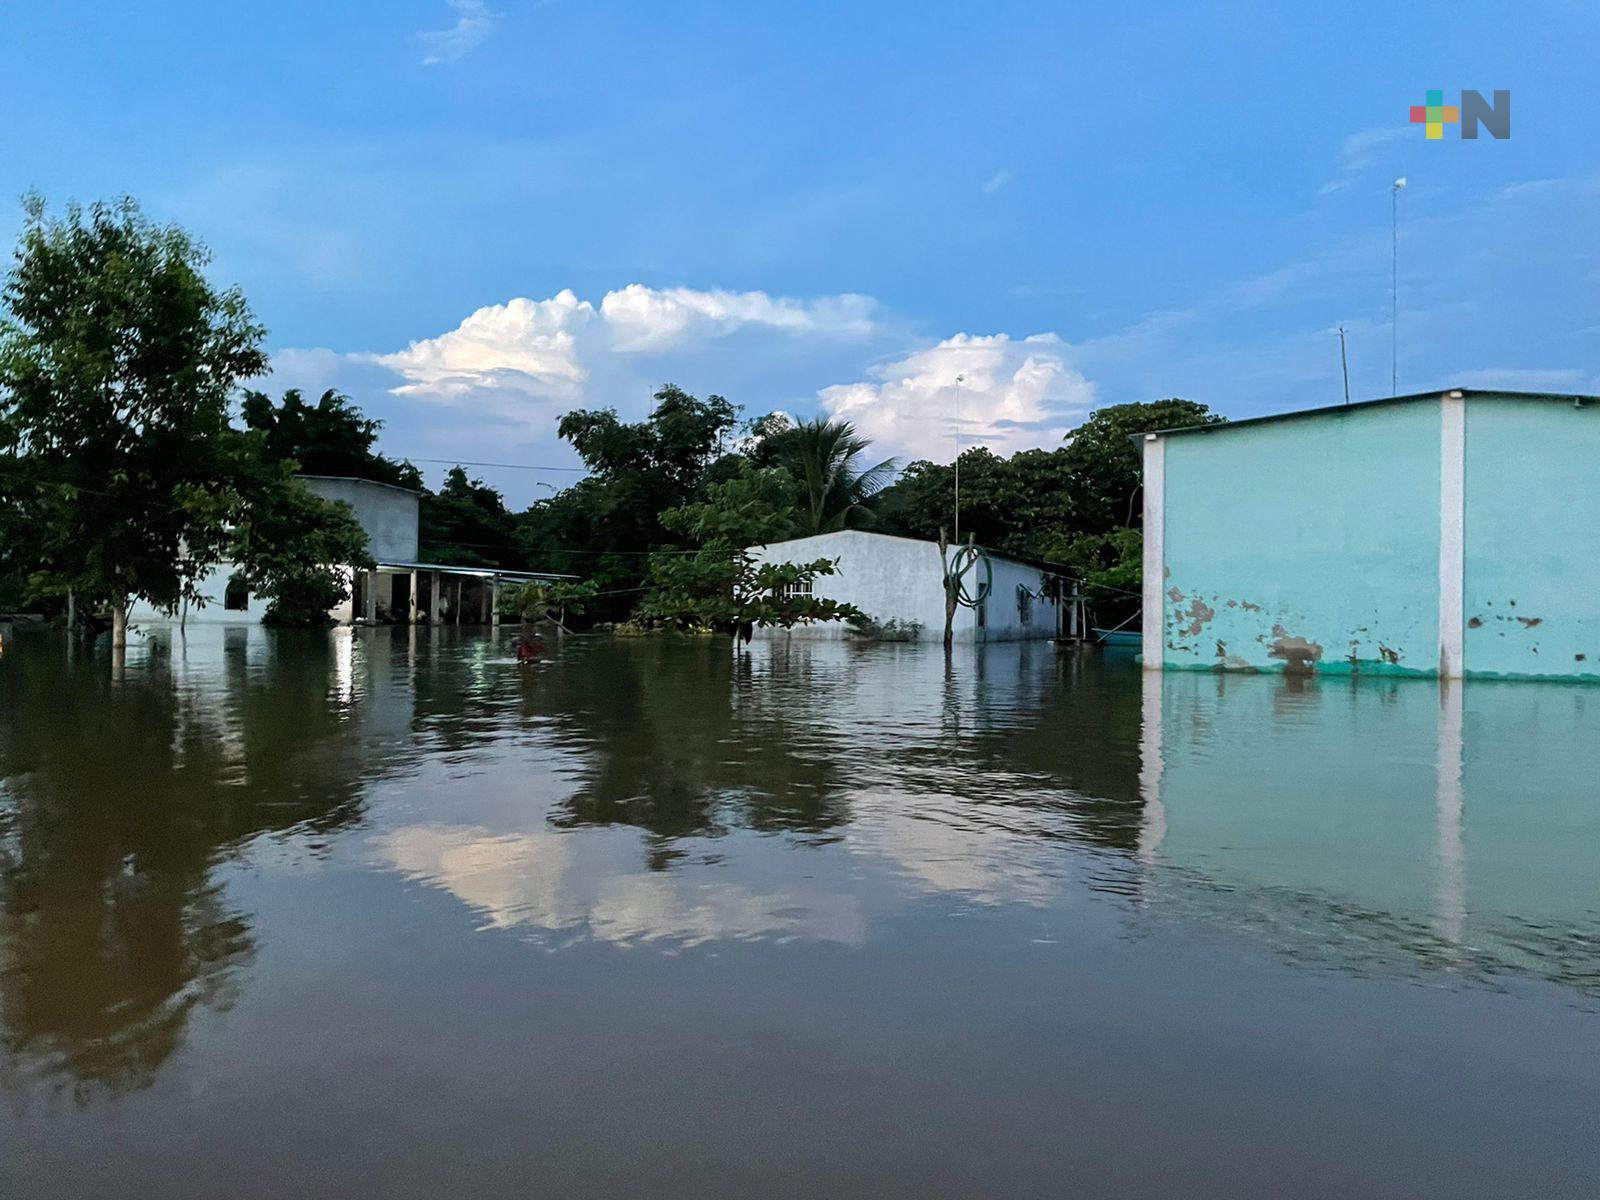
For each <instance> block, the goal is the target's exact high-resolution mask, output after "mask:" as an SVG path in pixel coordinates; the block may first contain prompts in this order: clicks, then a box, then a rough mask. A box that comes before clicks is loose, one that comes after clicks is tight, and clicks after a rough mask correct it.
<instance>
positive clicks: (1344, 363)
mask: <svg viewBox="0 0 1600 1200" xmlns="http://www.w3.org/2000/svg"><path fill="white" fill-rule="evenodd" d="M1339 366H1341V367H1342V368H1344V402H1345V404H1346V405H1348V404H1349V403H1350V359H1349V358H1348V357H1346V355H1345V352H1344V326H1343V325H1341V326H1339Z"/></svg>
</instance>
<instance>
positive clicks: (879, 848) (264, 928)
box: [0, 628, 1600, 1096]
mask: <svg viewBox="0 0 1600 1200" xmlns="http://www.w3.org/2000/svg"><path fill="white" fill-rule="evenodd" d="M107 667H108V663H106V662H105V661H103V660H102V659H96V658H94V657H92V656H84V657H81V658H80V659H79V661H77V662H76V663H71V664H69V663H68V662H67V660H66V657H65V656H64V655H62V654H60V653H57V652H54V651H52V650H49V648H34V649H30V650H27V651H25V652H20V653H14V654H8V655H7V656H6V658H5V660H4V661H3V662H0V1037H3V1039H4V1042H3V1047H4V1065H3V1068H0V1069H3V1070H5V1071H7V1072H9V1073H12V1074H13V1075H28V1076H37V1077H40V1078H45V1079H53V1080H56V1081H58V1082H60V1083H63V1084H66V1085H71V1086H73V1087H74V1088H76V1089H77V1090H78V1092H79V1094H80V1095H84V1096H90V1095H92V1094H94V1093H95V1092H96V1091H102V1090H103V1091H107V1092H125V1091H128V1090H130V1089H135V1088H139V1087H142V1086H144V1085H146V1084H148V1083H150V1082H151V1081H152V1080H153V1079H154V1078H155V1076H156V1075H157V1073H158V1072H160V1071H161V1070H162V1069H163V1067H164V1065H165V1064H167V1063H168V1062H170V1060H171V1059H172V1058H173V1057H174V1056H175V1055H176V1053H177V1051H178V1050H179V1048H180V1047H181V1046H182V1045H183V1043H184V1040H185V1037H186V1036H187V1032H188V1030H189V1029H190V1028H191V1027H192V1025H193V1023H194V1022H195V1021H196V1019H197V1014H199V1013H202V1012H205V1013H213V1012H222V1011H224V1010H226V1009H227V1007H228V1006H229V1005H230V1003H232V1002H233V1001H234V1000H235V999H236V998H237V997H239V996H240V995H241V994H243V992H244V990H246V989H248V988H250V987H251V986H252V984H251V978H252V974H251V973H252V971H259V970H260V969H263V968H262V965H261V964H262V955H261V947H262V946H263V945H264V944H266V943H268V942H270V941H271V939H274V938H277V939H280V941H281V942H283V943H284V944H286V945H293V946H295V947H297V948H298V949H299V950H300V952H301V953H302V954H304V955H308V956H310V958H311V960H312V961H313V963H314V964H315V969H316V970H318V971H321V972H325V973H326V976H327V979H328V982H329V984H330V985H332V986H338V985H340V984H341V983H348V982H350V979H349V978H347V976H346V973H347V972H350V971H352V970H353V968H350V967H348V966H347V965H345V964H344V963H343V962H342V960H341V959H340V957H339V955H338V953H337V939H335V941H334V942H333V943H325V942H324V941H320V940H318V939H319V938H326V937H327V934H326V930H325V929H323V928H322V927H317V928H315V929H313V928H310V927H308V926H307V925H306V924H305V923H304V922H305V920H306V917H305V916H304V915H303V914H301V915H294V916H284V915H280V916H278V917H277V918H276V922H277V923H276V924H274V918H272V917H271V916H269V915H264V914H263V912H262V911H258V910H257V909H256V908H254V907H252V902H251V901H250V900H249V899H248V898H247V897H249V896H251V895H255V894H257V893H255V892H252V891H251V890H250V887H249V886H248V884H249V877H251V876H252V874H253V877H258V878H268V877H271V876H272V875H273V873H274V872H316V871H320V872H322V878H321V879H320V880H319V881H318V882H317V883H316V886H317V887H319V888H321V889H323V895H324V897H325V904H326V906H327V909H326V911H325V912H324V914H323V919H324V920H327V921H332V922H334V923H335V927H337V926H338V925H339V924H342V923H343V922H345V921H357V920H359V921H365V922H367V923H368V924H370V925H372V926H373V927H375V928H377V929H379V930H391V931H399V932H395V933H394V934H393V936H395V937H396V938H405V937H409V936H410V934H409V932H408V931H409V930H410V929H411V924H410V922H411V920H412V918H411V916H410V915H409V914H410V913H411V912H412V910H413V905H414V903H415V902H416V897H417V896H418V895H419V894H422V895H426V896H428V897H431V898H432V899H433V900H434V901H435V902H436V903H438V904H440V905H442V906H443V907H444V908H445V909H446V910H447V911H448V912H450V913H451V914H454V918H455V922H456V923H455V924H454V925H453V926H452V927H451V928H452V929H454V930H458V931H459V932H460V934H461V936H462V937H464V938H475V937H477V936H478V935H479V934H480V933H481V932H483V931H495V932H499V933H501V934H511V935H513V936H512V938H511V939H509V940H511V941H513V942H514V943H515V944H516V945H517V946H518V947H519V948H520V949H521V950H523V951H524V952H525V951H526V949H527V948H526V946H525V945H524V944H523V943H526V942H529V941H532V942H536V943H538V944H540V945H542V946H544V947H546V948H549V949H551V950H572V951H575V952H576V951H579V950H581V949H583V948H590V949H594V948H603V949H611V948H616V947H633V948H640V947H651V948H653V949H657V950H665V951H671V952H674V953H682V952H688V951H692V950H696V949H711V948H715V947H719V946H735V945H737V946H742V947H747V948H755V949H764V950H766V951H767V952H768V953H771V954H772V955H773V956H774V957H773V959H772V960H771V961H772V963H773V968H772V969H773V970H774V971H777V970H779V967H778V965H777V964H778V963H779V962H780V961H781V956H782V954H783V953H784V951H785V948H787V947H792V946H796V945H797V944H805V945H810V946H828V947H850V948H852V952H854V953H858V954H860V955H862V956H863V957H862V959H861V961H862V962H863V963H864V964H871V963H873V962H877V961H880V960H882V959H883V957H884V956H888V958H890V959H892V957H893V955H894V954H896V953H898V952H899V949H900V947H901V946H902V945H903V944H904V943H906V942H911V943H919V942H920V943H927V944H935V945H943V944H945V943H946V941H947V940H948V939H949V937H950V934H949V932H948V931H949V929H950V925H949V924H948V922H950V921H952V920H954V919H956V918H962V917H968V916H974V915H976V916H979V917H981V918H982V919H983V920H984V921H986V922H987V924H986V925H985V928H987V929H989V930H990V931H991V933H992V936H994V937H995V938H998V939H1000V940H1001V941H1005V940H1006V939H1015V940H1018V941H1023V942H1026V943H1028V944H1034V943H1039V944H1049V943H1050V942H1052V940H1053V939H1054V938H1056V937H1057V936H1060V935H1061V931H1062V930H1064V929H1074V928H1082V927H1085V926H1087V925H1091V924H1099V925H1102V926H1105V927H1107V928H1108V930H1109V932H1108V933H1107V938H1108V939H1109V940H1111V941H1115V942H1117V943H1119V944H1123V945H1138V944H1142V943H1143V942H1145V941H1150V940H1160V939H1163V938H1165V937H1167V936H1169V935H1171V934H1172V933H1173V931H1175V930H1176V931H1180V936H1182V937H1183V938H1185V939H1188V938H1190V937H1191V936H1193V937H1195V938H1198V940H1200V941H1202V942H1205V943H1206V944H1208V945H1210V946H1212V948H1213V950H1212V952H1213V953H1215V954H1217V955H1218V956H1227V955H1234V954H1250V953H1256V952H1258V951H1259V950H1261V949H1263V948H1264V949H1265V950H1266V951H1268V952H1270V955H1271V956H1272V957H1273V959H1274V961H1276V962H1279V963H1282V964H1291V965H1292V968H1293V969H1294V970H1297V971H1298V970H1301V969H1304V968H1310V969H1314V970H1316V971H1323V972H1334V973H1337V974H1339V975H1342V976H1346V977H1351V976H1361V977H1373V976H1383V977H1395V976H1400V977H1406V978H1415V977H1420V976H1424V975H1426V976H1427V977H1428V978H1430V979H1433V980H1437V981H1440V982H1443V983H1445V984H1447V985H1450V986H1456V985H1458V984H1460V983H1462V982H1468V981H1508V980H1512V979H1516V978H1519V977H1531V978H1534V979H1538V980H1542V981H1549V982H1554V983H1556V984H1558V985H1561V986H1563V987H1565V988H1569V989H1571V990H1572V991H1573V992H1574V994H1575V995H1576V996H1578V997H1579V998H1585V997H1593V996H1596V995H1600V970H1597V964H1600V913H1597V908H1600V904H1597V900H1596V897H1597V896H1600V886H1597V885H1600V866H1597V864H1600V859H1597V856H1596V855H1595V853H1594V851H1595V848H1596V846H1597V845H1600V804H1597V799H1596V794H1595V783H1594V779H1593V777H1592V769H1591V768H1590V767H1589V766H1588V762H1587V753H1588V747H1589V746H1591V745H1592V744H1593V741H1594V734H1595V731H1596V720H1595V716H1596V707H1595V706H1596V705H1597V704H1600V693H1595V692H1593V691H1591V690H1585V689H1582V688H1570V687H1562V686H1555V685H1551V686H1543V685H1540V686H1530V685H1494V684H1472V685H1469V686H1467V687H1466V688H1462V687H1459V686H1456V687H1447V688H1445V689H1443V690H1441V689H1440V688H1439V687H1437V686H1434V685H1431V684H1428V683H1419V682H1415V681H1404V680H1392V681H1361V680H1346V681H1329V680H1316V679H1312V680H1285V679H1282V678H1278V679H1273V678H1242V677H1236V676H1205V675H1193V674H1179V675H1168V676H1165V677H1162V676H1159V675H1145V674H1142V673H1141V672H1139V671H1138V670H1137V669H1136V668H1135V667H1133V666H1132V665H1131V664H1129V663H1125V662H1124V663H1120V664H1119V663H1116V662H1110V661H1106V660H1103V659H1102V658H1101V657H1099V656H1097V655H1093V654H1079V653H1074V652H1069V651H1058V650H1057V649H1055V648H1054V647H1049V646H1030V645H996V646H989V647H983V648H979V649H977V650H975V651H970V652H963V653H960V654H957V655H956V656H955V657H954V658H953V659H952V660H950V661H949V662H947V661H946V660H945V658H944V657H943V655H942V654H939V653H937V652H933V653H930V652H928V651H927V650H926V649H924V648H921V647H914V646H877V647H860V646H848V645H817V644H807V643H793V644H789V645H785V644H783V643H781V642H778V643H766V644H757V645H756V646H754V647H751V648H748V649H745V650H741V651H737V652H732V651H730V650H729V649H728V647H727V646H726V645H725V644H722V643H717V644H708V643H701V642H686V641H676V640H671V639H642V640H637V641H607V640H603V639H578V640H573V641H569V642H567V643H564V644H562V645H559V646H558V647H557V648H556V652H555V653H554V655H553V656H552V658H551V660H550V661H548V662H546V663H543V664H541V665H540V666H539V667H537V668H535V669H530V670H522V669H519V668H517V667H516V666H515V664H514V663H513V662H512V660H511V657H510V655H509V654H508V653H507V650H506V646H505V644H504V641H503V640H502V641H498V642H497V641H495V640H494V639H485V638H476V637H471V636H463V635H461V634H459V633H458V632H454V631H450V630H443V631H430V630H426V629H423V630H418V629H415V628H410V629H401V630H372V631H358V632H352V631H349V630H343V631H338V632H336V633H333V634H329V635H326V636H323V635H317V636H316V637H308V638H294V637H288V636H285V635H276V636H274V635H270V634H267V633H266V632H264V631H260V630H251V631H244V630H236V631H227V632H226V633H225V634H218V633H217V632H215V631H210V632H208V633H207V634H203V635H202V634H191V636H190V637H189V638H188V639H181V638H180V639H173V640H150V641H146V642H142V643H140V644H139V645H138V646H136V647H135V648H134V649H133V650H131V651H130V653H129V656H128V661H127V663H126V665H125V667H124V668H123V670H122V672H121V674H120V678H118V679H117V680H116V681H115V682H113V680H112V675H111V672H110V671H109V670H108V669H107ZM463 917H465V918H466V919H462V918H463ZM451 936H452V935H450V934H441V933H439V932H437V931H435V932H434V933H432V934H430V935H429V936H428V938H423V939H421V940H418V941H417V942H416V943H415V944H414V945H408V947H407V954H408V956H409V958H408V961H411V962H423V963H425V962H428V961H432V960H434V959H439V960H441V961H443V960H446V959H448V958H449V956H450V955H451V954H452V953H453V952H454V943H453V942H451V941H450V940H449V938H450V937H451ZM430 939H431V940H430ZM952 953H955V952H954V951H952ZM875 956H876V957H875ZM247 968H249V969H248V970H247ZM864 969H867V968H865V967H864ZM873 969H875V968H873ZM225 1019H226V1018H224V1020H225ZM463 1019H465V1020H468V1021H469V1022H477V1023H481V1024H482V1025H484V1026H485V1027H490V1026H492V1025H493V1023H494V1020H495V1017H494V1014H493V1012H492V1011H488V1010H486V1011H484V1012H480V1013H476V1014H471V1015H469V1016H466V1017H464V1018H463ZM351 1036H352V1037H354V1038H356V1039H357V1040H358V1041H359V1040H360V1038H361V1032H360V1031H359V1030H352V1031H351Z"/></svg>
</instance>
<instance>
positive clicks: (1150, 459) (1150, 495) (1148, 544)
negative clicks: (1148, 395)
mask: <svg viewBox="0 0 1600 1200" xmlns="http://www.w3.org/2000/svg"><path fill="white" fill-rule="evenodd" d="M1166 507H1167V443H1166V441H1165V439H1163V438H1160V437H1157V436H1156V435H1155V434H1153V433H1147V434H1145V438H1144V616H1143V621H1144V647H1143V649H1144V669H1145V670H1147V671H1159V670H1160V669H1161V658H1162V654H1163V638H1162V631H1163V630H1164V629H1165V627H1166V619H1165V618H1166V590H1167V545H1166V529H1167V525H1166Z"/></svg>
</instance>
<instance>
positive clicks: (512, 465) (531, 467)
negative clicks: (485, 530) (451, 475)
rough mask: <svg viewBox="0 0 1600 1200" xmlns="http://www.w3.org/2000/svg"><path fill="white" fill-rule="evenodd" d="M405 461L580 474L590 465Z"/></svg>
mask: <svg viewBox="0 0 1600 1200" xmlns="http://www.w3.org/2000/svg"><path fill="white" fill-rule="evenodd" d="M403 458H404V461H406V462H414V463H445V464H447V465H449V466H453V467H500V468H503V469H504V470H507V471H577V472H579V473H580V474H581V473H582V472H584V471H587V470H588V469H589V468H588V467H539V466H534V465H533V464H531V463H502V462H475V461H474V460H472V459H470V458H412V457H411V456H410V455H405V456H403Z"/></svg>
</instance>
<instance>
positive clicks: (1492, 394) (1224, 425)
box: [1128, 388, 1600, 442]
mask: <svg viewBox="0 0 1600 1200" xmlns="http://www.w3.org/2000/svg"><path fill="white" fill-rule="evenodd" d="M1451 395H1459V396H1461V397H1463V398H1468V397H1471V398H1474V399H1479V400H1493V399H1500V400H1560V401H1562V402H1564V403H1567V404H1572V405H1575V406H1577V407H1579V408H1581V407H1583V406H1584V405H1585V404H1600V396H1585V395H1579V394H1576V393H1572V392H1508V391H1503V390H1499V389H1491V388H1437V389H1435V390H1433V391H1431V392H1411V393H1409V394H1407V395H1404V396H1382V397H1379V398H1378V399H1375V400H1353V401H1351V402H1350V403H1349V404H1329V405H1326V406H1324V407H1321V408H1299V409H1295V410H1294V411H1293V412H1285V413H1268V414H1267V415H1266V416H1261V417H1243V418H1241V419H1240V420H1237V421H1223V422H1221V423H1220V424H1217V425H1185V426H1183V427H1181V428H1179V429H1157V430H1154V431H1153V432H1150V433H1132V434H1129V435H1128V437H1129V438H1130V439H1131V440H1132V441H1135V442H1142V441H1145V440H1146V439H1148V438H1158V437H1176V436H1177V435H1178V434H1180V433H1216V432H1218V431H1219V430H1226V429H1243V428H1248V427H1249V426H1251V425H1265V424H1266V423H1267V422H1268V421H1293V420H1295V419H1297V418H1300V417H1323V416H1332V415H1335V414H1337V413H1346V412H1350V411H1352V410H1354V409H1358V408H1377V407H1379V406H1381V405H1385V404H1410V403H1413V402H1414V401H1417V400H1437V399H1439V398H1440V397H1441V396H1451Z"/></svg>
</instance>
